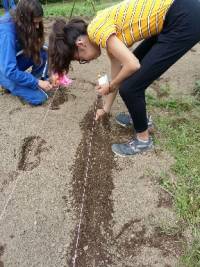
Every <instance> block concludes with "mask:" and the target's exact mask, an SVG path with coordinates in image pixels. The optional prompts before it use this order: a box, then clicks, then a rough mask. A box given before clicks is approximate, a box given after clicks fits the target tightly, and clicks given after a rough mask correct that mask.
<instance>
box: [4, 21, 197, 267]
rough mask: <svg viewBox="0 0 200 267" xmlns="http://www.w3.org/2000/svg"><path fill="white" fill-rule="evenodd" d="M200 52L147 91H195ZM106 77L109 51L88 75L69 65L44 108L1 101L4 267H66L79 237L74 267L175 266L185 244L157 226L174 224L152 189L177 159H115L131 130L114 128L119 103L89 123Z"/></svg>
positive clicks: (162, 195)
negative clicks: (115, 147)
mask: <svg viewBox="0 0 200 267" xmlns="http://www.w3.org/2000/svg"><path fill="white" fill-rule="evenodd" d="M51 23H52V21H50V22H46V25H45V29H46V31H47V32H48V31H49V28H50V25H51ZM199 54H200V46H199V44H198V45H197V46H195V47H194V48H193V49H192V51H189V52H188V53H187V55H186V56H185V57H183V58H182V59H181V60H180V61H179V62H178V63H177V64H175V65H174V66H173V67H172V68H171V69H170V70H169V71H168V72H167V73H166V74H164V75H163V76H162V77H161V78H160V79H159V80H157V81H156V82H155V83H154V84H153V85H152V89H153V90H154V92H156V95H157V96H158V98H160V97H165V96H166V91H165V90H164V91H162V90H160V88H161V86H167V87H169V88H170V90H169V92H168V91H167V93H169V94H170V95H171V96H177V95H191V94H192V92H193V88H194V84H195V80H197V79H199V73H200V69H199V67H198V66H199V64H198V56H199ZM104 73H109V64H108V61H107V58H106V55H105V53H103V55H102V57H101V58H99V59H97V60H96V61H95V62H92V63H90V64H89V65H88V66H87V68H85V66H81V65H79V64H77V63H74V64H73V70H71V71H70V78H72V79H73V84H72V85H71V86H70V87H69V88H60V89H59V90H58V91H57V93H56V95H54V93H52V95H51V96H50V97H49V100H48V102H47V103H46V104H45V105H43V106H40V107H31V106H29V105H27V104H24V103H22V102H21V101H20V100H19V99H18V98H17V97H14V96H12V95H10V94H9V95H8V94H2V95H1V96H0V114H1V115H0V116H1V129H0V133H1V135H0V139H1V140H0V150H1V165H0V211H1V210H3V209H4V208H5V205H6V203H7V201H8V199H9V197H10V196H11V195H10V194H12V197H11V199H10V201H8V205H7V206H6V212H5V214H4V216H3V218H2V219H1V220H0V225H1V227H0V267H7V266H9V267H18V266H20V267H27V266H43V267H46V266H48V267H55V266H58V267H64V266H65V267H71V266H73V264H72V262H73V258H74V255H75V248H76V242H77V239H78V245H77V248H78V250H77V252H78V253H77V258H76V266H77V267H94V266H96V267H121V266H123V267H147V266H148V267H175V266H176V265H177V263H178V260H179V258H180V256H181V255H182V253H183V244H184V242H185V238H186V237H185V236H183V234H182V233H181V231H179V233H178V234H173V233H171V234H169V233H165V232H164V231H163V229H162V225H163V223H164V224H165V223H167V224H168V225H169V226H174V225H177V221H178V219H177V217H176V214H175V212H174V206H173V199H172V197H171V196H170V195H169V194H168V193H167V192H164V191H163V190H162V189H161V188H160V186H159V183H158V181H159V177H160V175H161V174H162V173H163V172H165V173H170V168H171V165H172V164H173V163H174V159H173V158H172V157H171V156H170V155H169V154H167V153H166V152H165V151H163V149H161V148H159V147H156V149H155V151H152V152H150V153H146V154H142V155H138V156H136V157H130V158H118V157H116V156H114V155H113V153H112V151H111V144H112V143H116V142H123V141H127V140H128V139H130V138H131V137H132V136H133V135H134V131H133V129H124V128H122V127H119V126H118V125H116V123H115V115H116V114H117V113H118V112H122V111H126V108H125V106H124V104H123V102H122V100H121V99H120V97H117V99H116V101H115V103H114V106H113V109H112V113H111V115H110V116H109V117H107V118H105V119H104V120H103V121H101V122H98V123H97V122H96V123H95V124H93V123H94V113H95V110H94V108H95V103H96V95H95V90H94V85H95V82H96V79H97V77H98V74H104ZM183 77H184V78H183ZM101 105H102V104H101V100H99V102H98V106H99V107H100V106H101ZM45 115H48V116H47V117H46V120H45V123H44V125H43V124H42V121H43V118H44V116H45ZM174 123H175V124H176V122H174ZM182 123H184V118H183V120H182ZM93 125H94V128H93ZM92 129H93V130H92ZM156 131H159V129H157V128H156ZM156 136H158V137H159V134H158V133H157V134H156ZM90 145H91V146H90ZM15 184H16V187H15V188H14V186H15ZM13 189H14V190H13ZM84 189H85V197H84V198H83V193H84ZM82 204H83V209H82V211H81V207H82ZM80 220H81V225H80V235H78V225H79V222H80ZM78 237H79V238H78Z"/></svg>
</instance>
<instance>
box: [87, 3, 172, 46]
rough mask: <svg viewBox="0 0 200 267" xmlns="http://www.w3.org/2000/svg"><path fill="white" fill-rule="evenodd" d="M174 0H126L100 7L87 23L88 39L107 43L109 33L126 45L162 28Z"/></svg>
mask: <svg viewBox="0 0 200 267" xmlns="http://www.w3.org/2000/svg"><path fill="white" fill-rule="evenodd" d="M173 1H174V0H125V1H123V2H121V3H119V4H117V5H114V6H112V7H109V8H107V9H105V10H102V11H99V12H98V13H97V16H96V17H95V18H94V19H93V20H92V21H91V23H90V24H89V25H88V36H89V39H90V40H91V41H92V42H94V43H96V44H97V45H100V46H101V47H103V48H105V47H106V42H107V40H108V38H109V36H110V35H112V34H116V36H117V37H118V38H119V39H120V40H121V41H122V42H123V43H124V44H125V45H126V46H127V47H130V46H132V45H133V43H135V42H137V41H140V40H142V39H146V38H148V37H151V36H153V35H156V34H158V33H160V32H161V31H162V28H163V24H164V20H165V16H166V13H167V11H168V9H169V8H170V6H171V5H172V3H173Z"/></svg>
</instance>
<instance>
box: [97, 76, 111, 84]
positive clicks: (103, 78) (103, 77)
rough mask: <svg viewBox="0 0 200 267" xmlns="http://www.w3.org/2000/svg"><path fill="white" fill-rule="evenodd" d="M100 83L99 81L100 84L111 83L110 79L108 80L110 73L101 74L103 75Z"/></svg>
mask: <svg viewBox="0 0 200 267" xmlns="http://www.w3.org/2000/svg"><path fill="white" fill-rule="evenodd" d="M98 83H99V85H104V84H109V81H108V75H107V74H105V75H104V76H101V77H100V78H99V79H98Z"/></svg>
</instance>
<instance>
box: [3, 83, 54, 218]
mask: <svg viewBox="0 0 200 267" xmlns="http://www.w3.org/2000/svg"><path fill="white" fill-rule="evenodd" d="M58 89H59V86H58V87H57V88H56V90H55V93H54V95H53V98H52V101H51V102H50V103H49V105H48V107H47V111H46V113H45V115H44V117H43V120H42V123H41V125H40V127H39V130H38V132H37V134H36V137H37V136H39V134H40V133H41V131H42V128H43V126H44V124H45V122H46V119H47V116H48V114H49V111H50V106H51V105H52V103H53V101H54V98H55V96H56V93H57V91H58ZM38 141H39V140H38V139H37V138H36V139H35V140H34V141H33V145H32V146H33V148H34V145H37V142H38ZM29 153H30V152H29ZM18 156H19V152H18V154H17V155H16V158H18ZM21 179H22V176H20V175H19V176H18V177H17V178H16V180H15V182H13V184H14V185H13V188H12V191H11V193H10V195H9V197H8V199H7V201H6V203H5V205H4V207H3V211H2V212H1V215H0V222H1V220H2V219H3V217H4V215H5V213H6V209H7V207H8V204H9V202H10V201H11V199H12V197H13V195H14V193H15V191H16V188H17V184H18V183H19V181H21Z"/></svg>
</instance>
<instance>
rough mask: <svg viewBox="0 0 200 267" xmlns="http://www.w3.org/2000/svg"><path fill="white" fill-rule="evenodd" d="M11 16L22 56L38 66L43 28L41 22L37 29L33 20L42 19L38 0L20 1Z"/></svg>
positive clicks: (41, 10)
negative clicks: (29, 58)
mask: <svg viewBox="0 0 200 267" xmlns="http://www.w3.org/2000/svg"><path fill="white" fill-rule="evenodd" d="M12 16H13V18H14V21H15V24H16V31H17V34H18V36H19V41H20V43H21V45H22V48H23V50H24V54H25V55H26V56H27V57H31V58H32V59H33V61H34V62H35V63H36V64H39V63H40V50H41V48H42V46H43V44H44V26H43V22H42V21H41V22H40V23H39V28H38V29H37V28H36V26H35V23H34V19H35V18H41V17H43V9H42V6H41V4H40V2H39V1H38V0H21V1H19V2H18V4H17V7H16V9H15V10H14V12H13V13H12Z"/></svg>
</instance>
